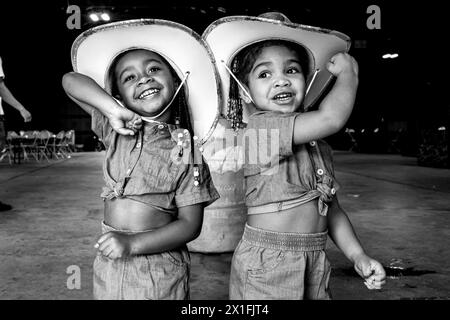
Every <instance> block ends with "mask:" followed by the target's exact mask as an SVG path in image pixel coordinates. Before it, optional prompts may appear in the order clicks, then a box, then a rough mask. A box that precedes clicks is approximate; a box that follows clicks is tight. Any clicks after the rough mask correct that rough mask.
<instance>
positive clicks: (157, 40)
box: [63, 19, 219, 300]
mask: <svg viewBox="0 0 450 320" xmlns="http://www.w3.org/2000/svg"><path fill="white" fill-rule="evenodd" d="M167 39H172V40H171V41H167ZM175 40H176V41H175ZM206 48H207V47H206V45H205V43H204V42H203V40H202V39H201V37H200V36H198V35H197V34H195V33H194V32H193V31H192V30H191V29H189V28H187V27H185V26H183V25H180V24H177V23H174V22H171V21H165V20H156V19H155V20H153V19H142V20H129V21H122V22H115V23H111V24H106V25H102V26H99V27H95V28H93V29H90V30H88V31H86V32H84V33H82V34H81V35H80V36H79V37H78V38H77V39H76V40H75V42H74V44H73V46H72V64H73V67H74V70H75V71H76V72H71V73H68V74H66V75H65V76H64V77H63V87H64V89H65V91H66V93H67V94H68V96H69V97H70V98H71V99H73V100H74V101H75V102H76V103H77V104H79V105H80V106H81V107H82V108H83V109H84V110H86V111H87V112H88V113H89V114H91V116H92V129H93V131H94V132H95V133H96V134H97V135H98V136H99V137H100V138H101V139H102V141H103V142H104V143H105V145H106V148H107V149H106V158H105V162H104V166H103V173H104V180H105V183H106V186H105V187H104V188H103V189H104V190H103V193H102V195H101V197H102V198H103V200H104V208H105V211H104V221H103V222H102V232H103V234H102V235H101V236H100V237H99V238H98V240H97V242H96V244H95V247H96V248H97V250H98V254H97V257H96V258H95V261H94V279H93V280H94V298H96V299H152V300H156V299H188V298H189V270H190V257H189V253H188V251H187V247H186V243H187V242H189V241H191V240H193V239H195V238H196V237H197V236H198V235H199V233H200V230H201V226H202V219H203V209H204V207H205V206H206V205H208V204H210V203H212V202H213V201H215V200H216V199H218V197H219V196H218V193H217V191H216V189H215V187H214V185H213V183H212V180H211V176H210V173H209V169H208V166H207V164H206V163H205V162H203V161H202V157H201V154H199V151H198V149H199V147H200V146H201V144H202V143H203V142H204V140H205V139H206V138H207V135H208V134H209V131H210V128H211V127H212V124H213V122H214V120H215V118H216V113H217V110H218V105H219V98H218V96H217V81H216V77H215V67H214V64H213V63H212V61H211V58H210V56H209V53H208V51H207V49H206ZM184 84H185V86H184ZM183 87H184V88H186V90H181V89H182V88H183ZM215 106H217V108H214V107H215Z"/></svg>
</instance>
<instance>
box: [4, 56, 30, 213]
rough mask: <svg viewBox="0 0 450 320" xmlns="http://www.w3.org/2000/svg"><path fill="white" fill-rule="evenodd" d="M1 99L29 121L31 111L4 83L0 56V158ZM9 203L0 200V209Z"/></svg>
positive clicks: (5, 150)
mask: <svg viewBox="0 0 450 320" xmlns="http://www.w3.org/2000/svg"><path fill="white" fill-rule="evenodd" d="M2 99H3V100H5V101H6V103H8V104H9V105H10V106H11V107H13V108H14V109H16V110H18V111H19V112H20V115H21V116H22V117H23V120H24V121H25V122H30V121H31V113H30V112H29V111H28V110H27V109H25V107H24V106H23V105H22V104H21V103H20V102H19V101H17V99H16V98H15V97H14V95H13V94H12V93H11V91H9V89H8V87H7V86H6V84H5V73H4V72H3V66H2V58H1V57H0V159H2V158H3V157H4V156H5V154H6V152H7V149H6V128H5V114H4V111H3V108H2ZM11 209H12V207H11V206H10V205H9V204H6V203H3V202H1V201H0V211H7V210H11Z"/></svg>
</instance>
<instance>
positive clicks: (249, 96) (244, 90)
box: [220, 60, 255, 104]
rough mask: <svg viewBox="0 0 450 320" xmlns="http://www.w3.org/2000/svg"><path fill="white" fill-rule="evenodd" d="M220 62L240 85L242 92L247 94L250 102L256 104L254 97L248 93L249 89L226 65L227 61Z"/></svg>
mask: <svg viewBox="0 0 450 320" xmlns="http://www.w3.org/2000/svg"><path fill="white" fill-rule="evenodd" d="M220 62H222V64H223V66H224V67H225V69H226V70H227V71H228V73H229V74H230V75H231V76H232V77H233V79H234V80H235V81H236V83H237V84H238V86H239V87H240V88H241V89H242V91H243V92H244V93H245V95H246V96H247V97H248V98H249V99H250V101H251V102H252V103H253V104H255V102H254V101H253V98H252V96H251V95H250V93H249V92H248V91H247V89H245V87H244V85H243V84H242V83H241V81H239V79H238V78H237V77H236V76H235V75H234V73H233V71H231V70H230V68H228V66H227V64H226V63H225V61H223V60H220Z"/></svg>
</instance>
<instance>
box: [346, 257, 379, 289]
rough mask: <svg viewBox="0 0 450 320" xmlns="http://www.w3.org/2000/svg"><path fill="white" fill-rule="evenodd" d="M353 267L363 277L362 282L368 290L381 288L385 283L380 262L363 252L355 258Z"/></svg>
mask: <svg viewBox="0 0 450 320" xmlns="http://www.w3.org/2000/svg"><path fill="white" fill-rule="evenodd" d="M354 268H355V270H356V272H358V274H359V275H360V276H361V277H362V278H363V279H365V281H364V284H365V285H366V287H367V288H368V289H369V290H373V289H381V286H382V285H384V284H385V283H386V272H385V271H384V268H383V266H382V265H381V263H379V262H378V261H377V260H374V259H372V258H371V257H369V256H367V255H365V254H362V255H360V256H359V257H357V258H356V259H355V264H354Z"/></svg>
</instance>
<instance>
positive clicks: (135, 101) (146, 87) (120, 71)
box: [115, 50, 176, 116]
mask: <svg viewBox="0 0 450 320" xmlns="http://www.w3.org/2000/svg"><path fill="white" fill-rule="evenodd" d="M115 75H116V82H117V89H118V91H119V94H120V98H121V100H122V102H123V103H124V104H125V106H126V107H128V108H130V109H131V110H133V111H134V112H136V113H137V114H139V115H141V116H154V115H156V114H158V113H159V112H160V111H161V110H162V109H163V108H164V107H165V106H166V105H167V104H168V103H169V102H170V100H171V99H172V97H173V95H174V93H175V90H176V88H175V83H174V78H173V75H172V73H171V70H170V68H169V66H168V65H167V64H166V62H165V61H164V60H163V59H162V58H161V57H160V56H159V55H158V54H156V53H154V52H151V51H147V50H134V51H131V52H129V53H127V54H125V55H124V56H123V57H122V58H120V60H119V61H118V63H117V65H116V68H115Z"/></svg>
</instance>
